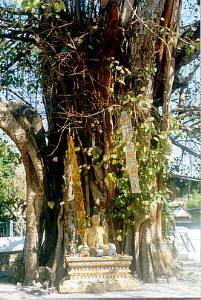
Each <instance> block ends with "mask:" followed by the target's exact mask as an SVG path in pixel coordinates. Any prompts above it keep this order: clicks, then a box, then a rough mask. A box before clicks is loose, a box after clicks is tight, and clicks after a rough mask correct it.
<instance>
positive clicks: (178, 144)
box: [171, 139, 201, 159]
mask: <svg viewBox="0 0 201 300" xmlns="http://www.w3.org/2000/svg"><path fill="white" fill-rule="evenodd" d="M171 141H172V143H173V144H174V145H175V146H177V147H179V148H181V149H182V150H184V151H185V152H187V153H189V154H191V155H192V156H194V157H197V158H198V159H201V154H199V153H197V152H195V151H193V150H192V149H191V148H189V147H187V146H185V145H183V144H180V143H179V142H177V141H176V140H175V139H172V140H171Z"/></svg>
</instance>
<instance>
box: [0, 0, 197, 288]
mask: <svg viewBox="0 0 201 300" xmlns="http://www.w3.org/2000/svg"><path fill="white" fill-rule="evenodd" d="M181 5H182V1H181V0H147V1H143V0H142V1H141V0H140V1H136V0H95V1H94V0H88V1H87V0H74V1H73V0H65V1H64V0H63V1H61V0H57V1H52V0H48V1H39V0H32V1H31V0H26V1H25V0H23V1H21V3H20V5H19V4H17V5H14V4H12V3H11V4H10V5H7V6H1V8H0V38H1V42H0V43H1V44H0V45H1V54H2V58H1V61H0V68H1V74H2V76H1V86H2V87H3V88H5V90H6V89H7V91H9V89H12V91H13V92H14V93H15V94H17V93H19V91H20V88H21V87H23V85H24V86H25V85H26V83H27V82H26V80H27V79H25V81H24V82H20V83H19V81H17V79H18V76H19V77H20V76H21V74H24V73H23V72H25V73H26V78H28V76H29V74H28V73H29V70H30V72H31V70H33V69H34V70H36V73H35V78H34V82H35V86H37V87H36V89H39V92H40V95H41V97H42V102H43V107H44V112H45V116H46V117H45V119H46V123H47V125H46V126H45V128H44V125H43V122H42V119H41V116H40V114H39V112H38V111H37V110H36V108H35V107H33V105H32V104H31V103H30V102H29V101H27V99H21V98H19V97H18V101H9V99H7V101H5V100H4V99H3V97H2V100H1V101H0V128H1V129H3V131H5V132H6V133H7V134H8V135H9V136H10V137H11V139H12V140H13V141H14V142H15V143H16V145H17V147H18V149H19V151H20V154H21V157H22V161H23V163H24V166H25V171H26V184H27V196H26V223H27V231H26V242H25V248H24V260H23V261H24V269H23V270H21V271H22V273H24V278H25V282H26V283H27V284H32V283H33V282H34V281H37V280H38V276H39V275H38V274H39V268H40V266H49V268H50V273H51V274H50V277H51V282H52V284H53V285H57V284H58V282H59V280H60V279H61V277H62V276H64V274H65V264H64V256H65V255H66V254H68V252H69V244H70V242H71V241H72V240H75V241H76V242H78V243H81V242H82V237H83V231H84V229H85V228H86V226H87V224H88V223H89V219H90V216H91V215H92V213H93V211H94V209H98V211H99V212H100V214H101V217H102V222H103V223H104V224H105V225H104V226H107V228H108V231H109V238H110V241H112V242H115V243H116V246H117V249H118V252H119V253H122V252H123V253H127V254H130V255H132V256H133V258H134V264H133V271H135V272H136V273H137V275H138V277H139V278H141V279H143V280H144V281H146V282H153V281H155V280H157V278H158V277H160V276H167V277H168V276H172V274H173V273H174V272H175V270H174V262H173V257H172V251H171V247H170V246H169V245H168V244H167V241H166V240H165V239H164V230H163V225H164V222H163V220H164V218H163V214H164V212H166V211H167V209H165V208H167V199H168V191H167V189H166V176H167V169H168V164H169V161H168V159H169V154H170V140H169V134H170V129H171V128H170V117H169V107H170V103H171V93H172V91H173V90H176V89H179V88H181V87H182V83H181V82H180V81H179V72H180V70H181V68H182V67H183V66H185V65H187V64H188V63H190V62H191V61H193V60H194V59H195V58H196V57H197V56H198V52H199V50H198V46H197V39H198V36H199V23H198V22H194V24H193V25H189V26H186V27H185V28H184V29H182V31H181V30H180V14H181ZM187 46H188V47H191V49H190V51H186V49H187ZM16 82H17V83H16ZM16 86H17V87H16ZM7 98H9V97H7ZM15 98H16V97H15Z"/></svg>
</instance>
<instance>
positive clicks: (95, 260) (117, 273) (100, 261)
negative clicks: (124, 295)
mask: <svg viewBox="0 0 201 300" xmlns="http://www.w3.org/2000/svg"><path fill="white" fill-rule="evenodd" d="M131 261H132V256H127V255H123V256H122V255H117V256H103V257H76V256H74V257H71V256H67V257H66V263H67V267H68V278H66V279H64V280H63V282H62V284H61V285H60V287H59V291H60V293H103V292H106V291H127V290H136V289H138V288H139V282H138V280H137V279H136V278H134V277H133V276H132V275H131V271H130V269H129V266H130V264H131Z"/></svg>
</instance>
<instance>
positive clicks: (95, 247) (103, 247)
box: [78, 214, 109, 256]
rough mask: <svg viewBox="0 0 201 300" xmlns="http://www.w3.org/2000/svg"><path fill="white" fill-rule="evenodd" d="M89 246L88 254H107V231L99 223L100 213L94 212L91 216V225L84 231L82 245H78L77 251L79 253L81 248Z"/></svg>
mask: <svg viewBox="0 0 201 300" xmlns="http://www.w3.org/2000/svg"><path fill="white" fill-rule="evenodd" d="M86 245H87V246H88V248H89V254H90V256H103V255H107V254H108V250H109V244H108V233H107V231H106V230H105V229H104V228H103V227H102V226H101V225H100V215H98V214H96V215H93V216H92V217H91V227H89V228H87V229H86V231H85V235H84V239H83V245H82V247H80V246H79V248H78V251H79V252H80V253H81V251H82V249H83V248H84V247H86Z"/></svg>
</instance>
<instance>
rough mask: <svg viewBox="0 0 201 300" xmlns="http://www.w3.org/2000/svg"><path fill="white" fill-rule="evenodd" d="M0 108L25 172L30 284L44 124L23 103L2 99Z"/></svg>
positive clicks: (37, 237) (34, 272) (41, 191)
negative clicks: (3, 100)
mask: <svg viewBox="0 0 201 300" xmlns="http://www.w3.org/2000/svg"><path fill="white" fill-rule="evenodd" d="M0 111H1V115H0V128H1V129H2V130H3V131H4V132H5V133H7V134H8V136H9V137H10V138H11V139H12V140H13V141H14V142H15V144H16V146H17V147H18V149H19V151H20V154H21V157H22V161H23V163H24V167H25V172H26V184H27V193H26V240H25V247H24V253H25V257H24V264H25V283H26V284H32V283H34V281H35V280H37V279H38V277H39V275H38V253H39V246H40V245H39V243H40V242H41V241H42V238H41V234H42V232H41V230H40V223H41V216H42V210H43V206H44V198H45V186H44V165H43V160H42V157H41V153H42V147H43V146H44V133H43V127H42V122H41V119H40V117H39V116H38V114H37V113H36V112H35V111H34V110H33V109H31V108H30V107H27V106H26V105H24V104H14V103H10V102H2V101H1V102H0ZM32 130H33V131H32ZM37 139H38V140H37ZM19 275H20V274H19Z"/></svg>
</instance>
